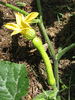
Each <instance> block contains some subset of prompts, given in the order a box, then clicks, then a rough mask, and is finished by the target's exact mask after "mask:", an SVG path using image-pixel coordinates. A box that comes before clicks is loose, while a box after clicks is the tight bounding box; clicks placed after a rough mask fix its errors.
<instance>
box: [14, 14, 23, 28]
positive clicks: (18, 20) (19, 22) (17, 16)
mask: <svg viewBox="0 0 75 100" xmlns="http://www.w3.org/2000/svg"><path fill="white" fill-rule="evenodd" d="M15 16H16V23H17V24H18V25H20V26H21V21H22V20H23V19H24V16H23V15H22V14H20V13H15Z"/></svg>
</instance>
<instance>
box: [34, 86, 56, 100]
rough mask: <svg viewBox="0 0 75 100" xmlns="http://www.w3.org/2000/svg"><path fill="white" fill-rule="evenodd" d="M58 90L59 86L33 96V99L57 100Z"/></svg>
mask: <svg viewBox="0 0 75 100" xmlns="http://www.w3.org/2000/svg"><path fill="white" fill-rule="evenodd" d="M57 92H58V89H57V88H56V89H55V90H48V91H44V92H43V93H41V94H39V95H38V96H36V97H35V98H33V100H56V96H57Z"/></svg>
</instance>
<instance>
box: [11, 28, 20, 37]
mask: <svg viewBox="0 0 75 100" xmlns="http://www.w3.org/2000/svg"><path fill="white" fill-rule="evenodd" d="M20 32H21V30H19V29H18V30H15V31H14V32H12V34H11V36H13V35H16V34H18V33H20Z"/></svg>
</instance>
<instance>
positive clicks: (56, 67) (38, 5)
mask: <svg viewBox="0 0 75 100" xmlns="http://www.w3.org/2000/svg"><path fill="white" fill-rule="evenodd" d="M37 7H38V10H39V13H40V21H41V22H40V23H39V25H40V28H41V30H42V32H43V34H44V37H45V39H46V41H47V43H48V46H49V49H50V51H51V54H52V57H53V60H54V70H55V79H56V85H57V87H58V90H59V78H58V61H57V60H56V56H55V53H54V50H53V48H52V45H51V43H50V40H49V38H48V35H47V33H46V30H45V27H44V24H43V19H42V10H41V4H40V0H37ZM57 99H58V100H60V97H59V96H57Z"/></svg>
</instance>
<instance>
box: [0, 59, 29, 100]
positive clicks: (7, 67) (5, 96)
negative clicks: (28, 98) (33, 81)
mask: <svg viewBox="0 0 75 100" xmlns="http://www.w3.org/2000/svg"><path fill="white" fill-rule="evenodd" d="M28 82H29V78H28V77H27V69H26V67H25V65H24V64H17V63H11V62H8V61H6V62H5V61H0V100H19V99H20V98H21V97H22V96H25V95H26V93H27V88H28V86H29V85H28Z"/></svg>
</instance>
